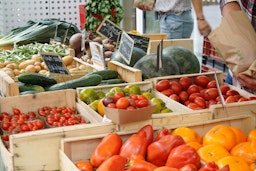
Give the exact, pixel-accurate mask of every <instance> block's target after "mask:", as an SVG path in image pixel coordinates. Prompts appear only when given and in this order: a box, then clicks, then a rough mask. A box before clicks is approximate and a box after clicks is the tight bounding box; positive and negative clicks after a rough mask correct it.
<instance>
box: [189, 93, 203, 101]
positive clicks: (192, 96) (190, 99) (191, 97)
mask: <svg viewBox="0 0 256 171" xmlns="http://www.w3.org/2000/svg"><path fill="white" fill-rule="evenodd" d="M196 97H203V94H201V93H192V94H190V95H189V97H188V99H189V101H190V102H194V100H195V98H196Z"/></svg>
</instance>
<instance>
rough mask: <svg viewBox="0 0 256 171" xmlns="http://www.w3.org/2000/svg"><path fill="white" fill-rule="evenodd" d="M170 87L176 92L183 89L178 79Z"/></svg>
mask: <svg viewBox="0 0 256 171" xmlns="http://www.w3.org/2000/svg"><path fill="white" fill-rule="evenodd" d="M170 89H172V90H173V91H174V93H175V94H179V93H180V92H181V91H182V87H181V85H180V84H179V83H178V82H177V81H172V83H171V85H170Z"/></svg>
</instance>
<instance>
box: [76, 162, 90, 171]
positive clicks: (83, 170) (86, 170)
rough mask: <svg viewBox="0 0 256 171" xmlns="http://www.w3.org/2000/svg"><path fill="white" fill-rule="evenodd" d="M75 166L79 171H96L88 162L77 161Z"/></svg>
mask: <svg viewBox="0 0 256 171" xmlns="http://www.w3.org/2000/svg"><path fill="white" fill-rule="evenodd" d="M75 166H76V167H77V168H78V170H79V171H94V169H93V166H92V165H91V163H90V162H89V161H87V160H80V161H76V162H75Z"/></svg>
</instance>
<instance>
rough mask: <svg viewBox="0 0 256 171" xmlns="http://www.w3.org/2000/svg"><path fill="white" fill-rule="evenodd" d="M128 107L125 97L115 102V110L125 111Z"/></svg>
mask: <svg viewBox="0 0 256 171" xmlns="http://www.w3.org/2000/svg"><path fill="white" fill-rule="evenodd" d="M129 105H130V102H129V100H128V98H127V97H121V98H120V99H118V100H117V101H116V108H117V109H126V108H127V107H128V106H129Z"/></svg>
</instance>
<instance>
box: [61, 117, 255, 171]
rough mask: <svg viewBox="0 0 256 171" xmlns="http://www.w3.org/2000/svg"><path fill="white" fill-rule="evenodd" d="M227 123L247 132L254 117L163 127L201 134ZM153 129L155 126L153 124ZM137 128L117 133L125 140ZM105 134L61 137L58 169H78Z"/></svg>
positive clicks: (62, 170) (250, 128) (65, 170)
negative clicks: (80, 162) (77, 165)
mask: <svg viewBox="0 0 256 171" xmlns="http://www.w3.org/2000/svg"><path fill="white" fill-rule="evenodd" d="M220 124H222V125H228V126H235V127H237V128H240V129H241V130H242V131H243V132H244V133H246V134H247V133H248V132H249V131H250V130H252V129H253V128H255V117H251V116H249V115H243V116H234V117H227V118H222V119H215V120H209V121H206V122H205V121H201V122H196V123H186V124H177V125H172V124H169V125H164V127H165V128H168V129H175V128H178V127H181V126H186V127H190V128H192V129H193V130H195V131H197V132H198V133H199V134H200V135H201V136H203V135H204V134H205V133H206V132H207V131H208V130H210V129H211V128H212V127H213V126H216V125H220ZM153 129H154V130H156V131H157V130H158V129H160V128H156V127H154V126H153ZM137 130H138V129H136V130H133V131H126V132H123V131H119V132H116V133H118V134H119V135H120V136H121V137H122V139H123V141H125V140H126V139H127V138H128V137H129V136H130V135H131V134H133V133H135V132H136V131H137ZM105 135H107V134H101V135H96V136H95V135H94V136H83V137H76V138H63V139H62V140H61V149H60V150H59V155H60V170H61V171H78V169H77V168H76V167H75V165H74V162H76V161H79V160H82V159H84V160H89V159H90V156H91V154H92V151H93V149H94V148H95V147H96V146H97V144H98V143H99V142H100V141H101V139H102V138H103V137H104V136H105Z"/></svg>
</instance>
